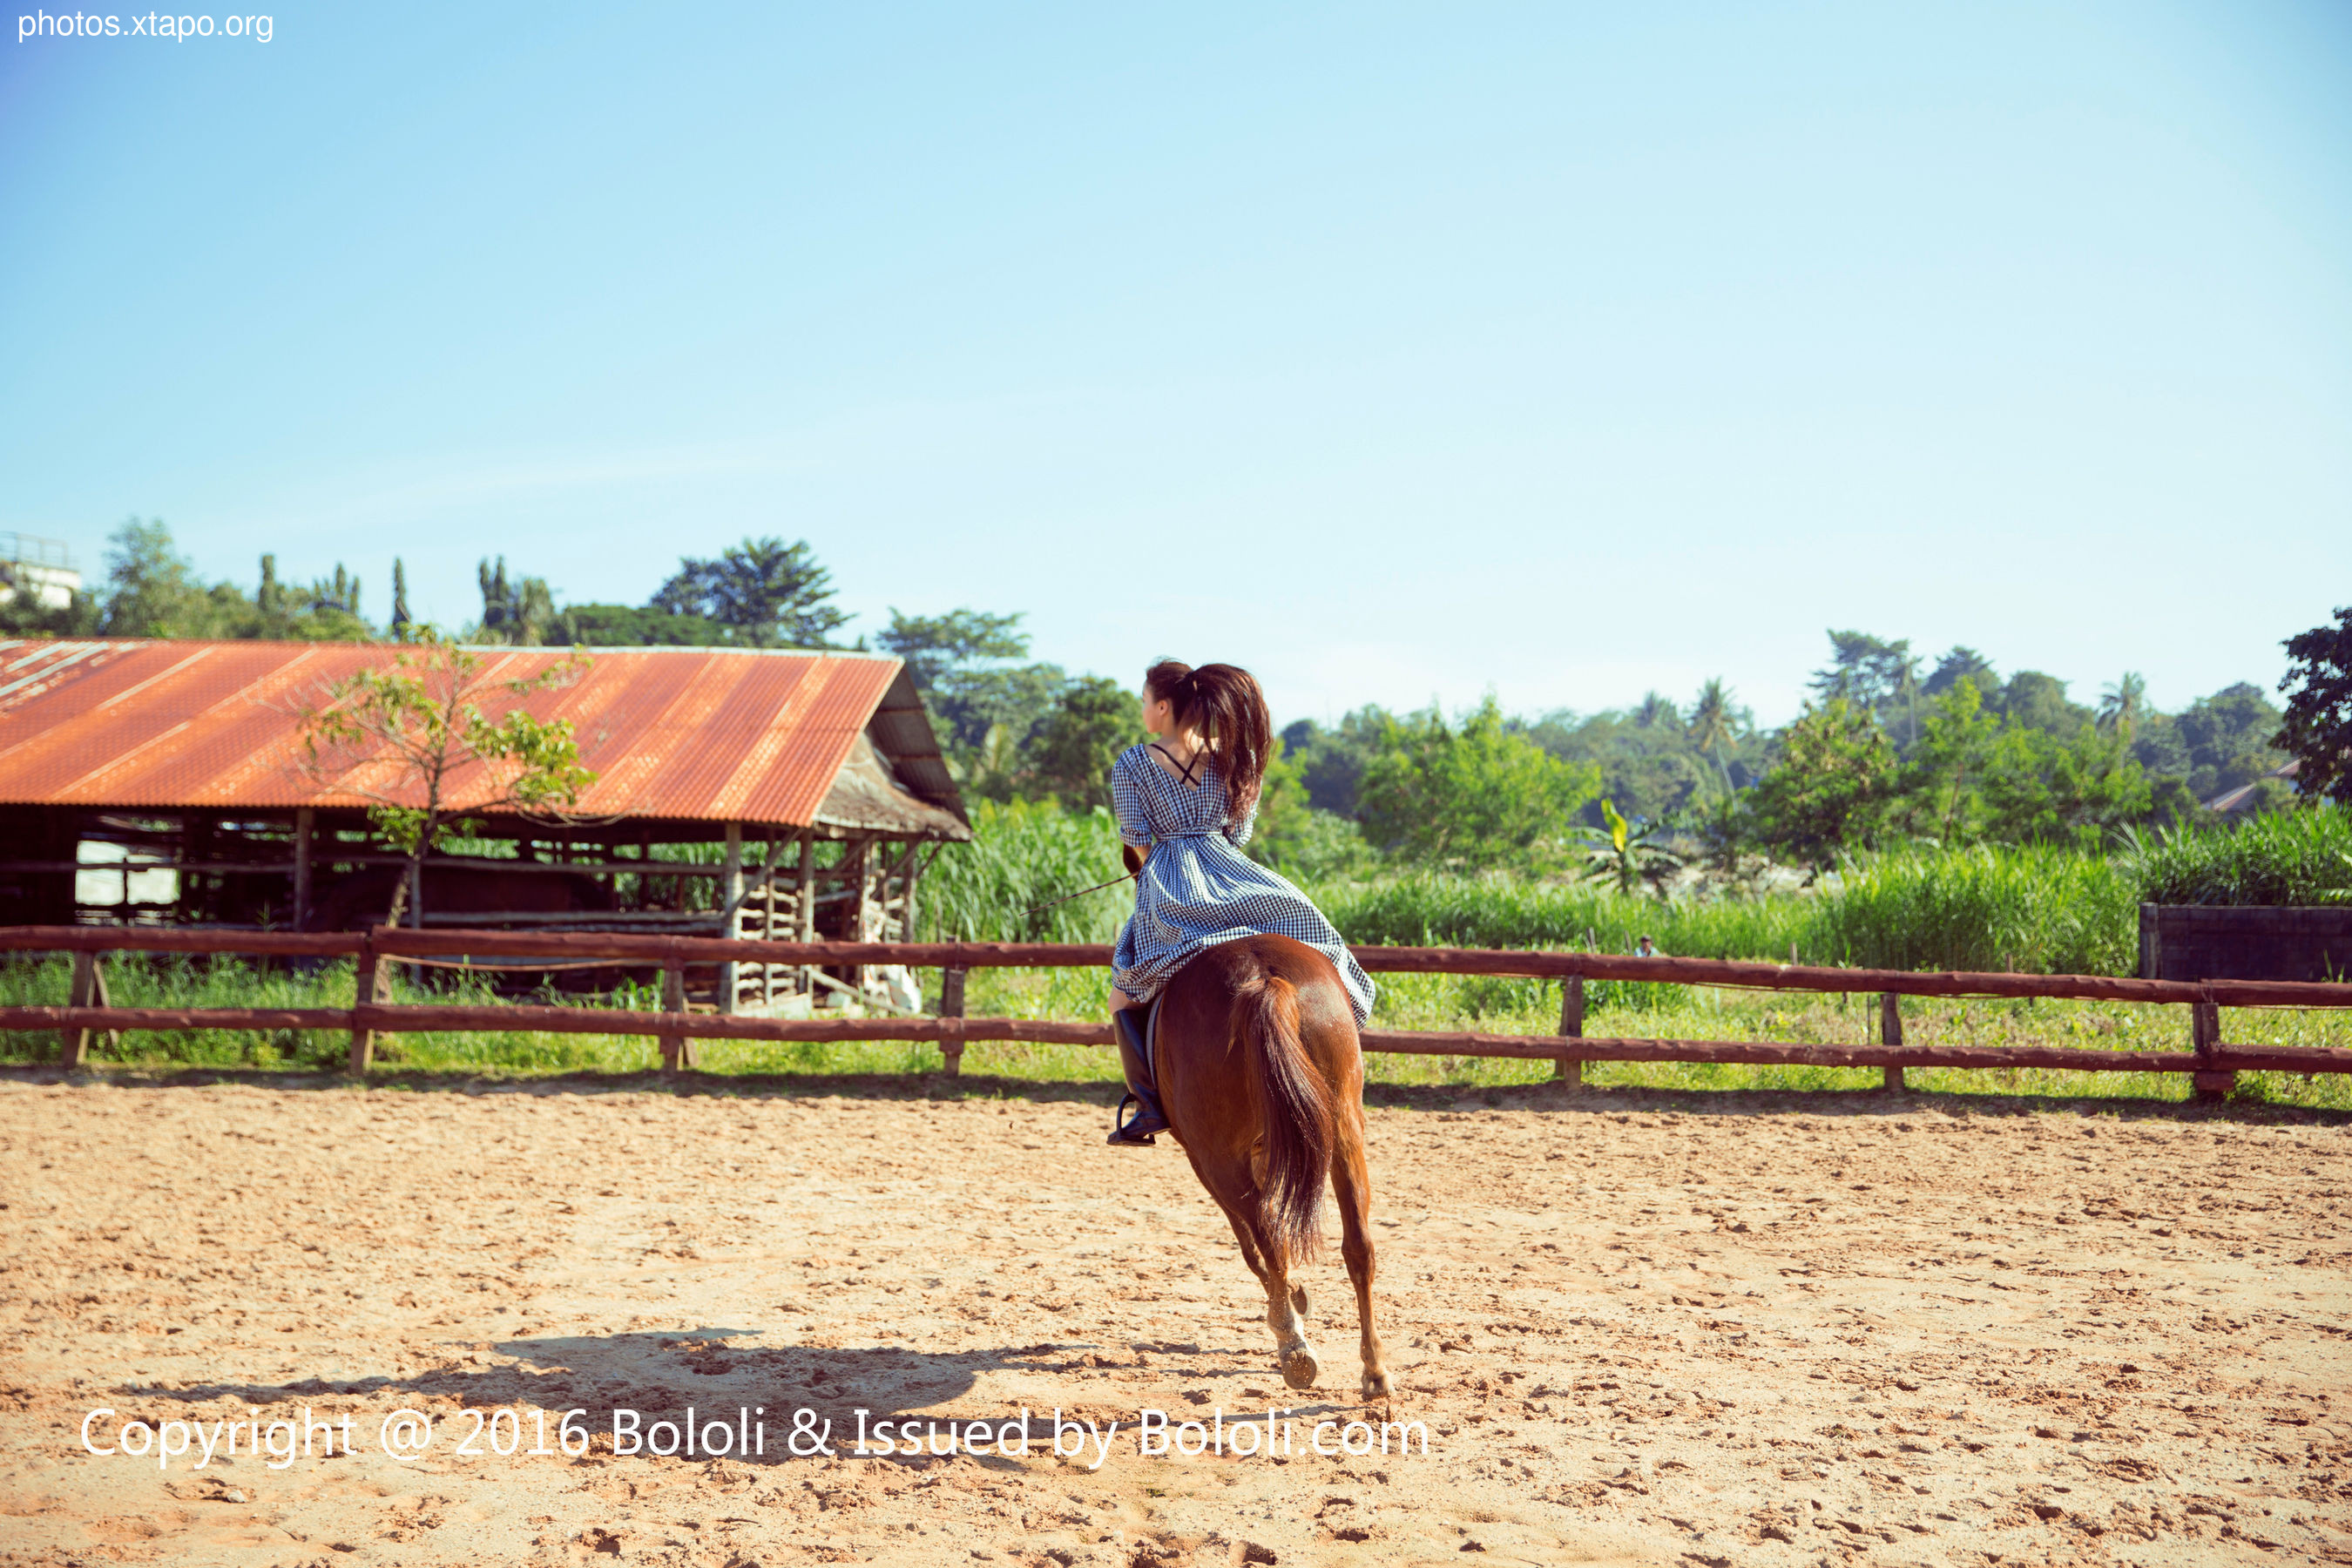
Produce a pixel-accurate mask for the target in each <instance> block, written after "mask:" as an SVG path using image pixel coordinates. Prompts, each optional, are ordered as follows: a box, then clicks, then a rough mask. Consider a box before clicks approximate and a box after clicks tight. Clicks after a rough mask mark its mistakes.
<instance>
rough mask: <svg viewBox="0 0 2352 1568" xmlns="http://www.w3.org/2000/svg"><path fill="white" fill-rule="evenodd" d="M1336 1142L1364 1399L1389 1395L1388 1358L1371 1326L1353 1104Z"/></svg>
mask: <svg viewBox="0 0 2352 1568" xmlns="http://www.w3.org/2000/svg"><path fill="white" fill-rule="evenodd" d="M1331 1188H1332V1192H1333V1194H1334V1195H1335V1196H1337V1197H1338V1198H1339V1231H1340V1239H1339V1250H1340V1253H1341V1255H1342V1256H1343V1257H1345V1258H1347V1260H1348V1281H1349V1284H1351V1285H1353V1286H1355V1288H1356V1321H1357V1323H1358V1324H1359V1325H1360V1329H1361V1331H1362V1339H1361V1345H1360V1349H1361V1351H1362V1352H1363V1358H1364V1376H1363V1394H1364V1403H1365V1404H1367V1405H1371V1404H1375V1403H1378V1402H1380V1401H1383V1400H1386V1399H1387V1398H1388V1397H1389V1369H1388V1363H1387V1361H1386V1360H1385V1358H1384V1357H1383V1356H1382V1354H1381V1336H1380V1332H1379V1331H1378V1330H1376V1329H1374V1328H1373V1327H1372V1276H1373V1274H1374V1271H1375V1267H1374V1259H1373V1257H1372V1237H1371V1231H1370V1219H1371V1210H1372V1184H1371V1174H1370V1170H1369V1168H1368V1167H1367V1165H1366V1163H1365V1161H1364V1122H1363V1113H1362V1112H1361V1111H1360V1110H1356V1109H1355V1108H1353V1107H1349V1109H1348V1110H1344V1111H1343V1112H1342V1113H1341V1115H1340V1119H1339V1148H1338V1149H1337V1150H1335V1151H1334V1152H1333V1158H1332V1161H1331Z"/></svg>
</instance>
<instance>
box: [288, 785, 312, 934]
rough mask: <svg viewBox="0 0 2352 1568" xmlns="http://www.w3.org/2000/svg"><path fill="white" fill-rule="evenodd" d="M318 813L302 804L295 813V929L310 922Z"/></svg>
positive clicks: (305, 927)
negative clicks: (313, 840) (312, 855)
mask: <svg viewBox="0 0 2352 1568" xmlns="http://www.w3.org/2000/svg"><path fill="white" fill-rule="evenodd" d="M317 822H318V813H316V812H314V811H312V810H311V809H310V807H309V806H307V805H306V806H302V807H300V808H299V809H298V810H297V811H296V812H295V813H294V929H295V930H296V931H306V930H308V929H309V928H310V836H311V833H312V831H313V830H314V828H315V827H316V826H317Z"/></svg>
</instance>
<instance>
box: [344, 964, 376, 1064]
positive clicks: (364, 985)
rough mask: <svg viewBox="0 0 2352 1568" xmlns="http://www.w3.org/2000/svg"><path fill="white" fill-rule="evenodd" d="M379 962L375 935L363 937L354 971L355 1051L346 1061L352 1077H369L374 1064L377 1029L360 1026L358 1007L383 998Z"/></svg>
mask: <svg viewBox="0 0 2352 1568" xmlns="http://www.w3.org/2000/svg"><path fill="white" fill-rule="evenodd" d="M378 962H379V961H378V960H377V958H376V953H375V939H374V938H373V936H363V937H362V938H360V957H359V963H358V964H357V965H355V966H354V967H353V969H352V1008H353V1012H352V1054H351V1060H350V1061H349V1062H348V1063H347V1064H345V1065H346V1067H347V1068H348V1069H349V1071H350V1073H351V1075H352V1077H353V1078H365V1077H367V1072H368V1068H371V1067H373V1065H375V1031H374V1030H373V1029H362V1028H361V1027H360V1026H359V1014H358V1011H357V1009H359V1008H361V1007H364V1006H367V1005H370V1004H372V1003H375V1002H378V1001H381V1000H383V998H382V996H381V995H380V994H379V993H380V991H381V986H380V984H379V979H380V976H381V973H382V971H381V970H380V969H379V967H378Z"/></svg>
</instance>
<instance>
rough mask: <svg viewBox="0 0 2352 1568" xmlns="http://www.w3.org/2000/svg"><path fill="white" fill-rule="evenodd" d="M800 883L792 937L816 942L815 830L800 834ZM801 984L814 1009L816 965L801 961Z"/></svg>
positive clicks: (794, 939) (794, 904)
mask: <svg viewBox="0 0 2352 1568" xmlns="http://www.w3.org/2000/svg"><path fill="white" fill-rule="evenodd" d="M799 887H800V890H799V892H798V893H797V894H796V895H795V896H794V898H793V941H794V942H814V941H815V940H816V835H815V834H814V833H803V834H802V835H801V865H800V879H799ZM800 985H801V994H802V995H803V996H805V997H807V998H808V999H809V1006H810V1008H811V1009H812V1010H814V1008H815V1006H816V970H815V968H814V966H812V965H810V964H805V963H803V964H802V965H801V980H800Z"/></svg>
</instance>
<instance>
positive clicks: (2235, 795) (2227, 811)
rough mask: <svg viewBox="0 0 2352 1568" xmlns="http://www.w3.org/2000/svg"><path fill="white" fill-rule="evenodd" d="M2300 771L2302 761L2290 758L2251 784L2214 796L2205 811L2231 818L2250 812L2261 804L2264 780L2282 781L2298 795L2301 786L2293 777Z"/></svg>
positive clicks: (2298, 758) (2207, 803) (2241, 785)
mask: <svg viewBox="0 0 2352 1568" xmlns="http://www.w3.org/2000/svg"><path fill="white" fill-rule="evenodd" d="M2302 771H2303V759H2302V758H2300V757H2294V758H2290V759H2288V760H2287V761H2286V762H2284V763H2280V764H2279V765H2278V766H2277V767H2274V768H2273V769H2272V770H2271V771H2270V772H2268V773H2264V774H2263V776H2262V778H2259V779H2256V780H2255V781H2254V782H2253V783H2252V784H2240V785H2239V786H2238V787H2237V788H2235V789H2233V790H2228V791H2225V792H2223V793H2222V794H2221V795H2215V796H2214V797H2213V798H2212V799H2211V800H2209V801H2207V802H2206V803H2205V809H2206V810H2208V811H2211V812H2218V813H2220V814H2221V816H2235V815H2236V814H2238V813H2239V812H2242V811H2252V810H2254V809H2255V808H2256V807H2258V806H2260V805H2262V804H2263V780H2265V779H2284V780H2285V781H2286V783H2287V787H2288V788H2290V789H2294V790H2296V791H2297V792H2298V793H2300V791H2301V786H2300V785H2298V784H2296V783H2295V775H2296V774H2297V773H2301V772H2302Z"/></svg>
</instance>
